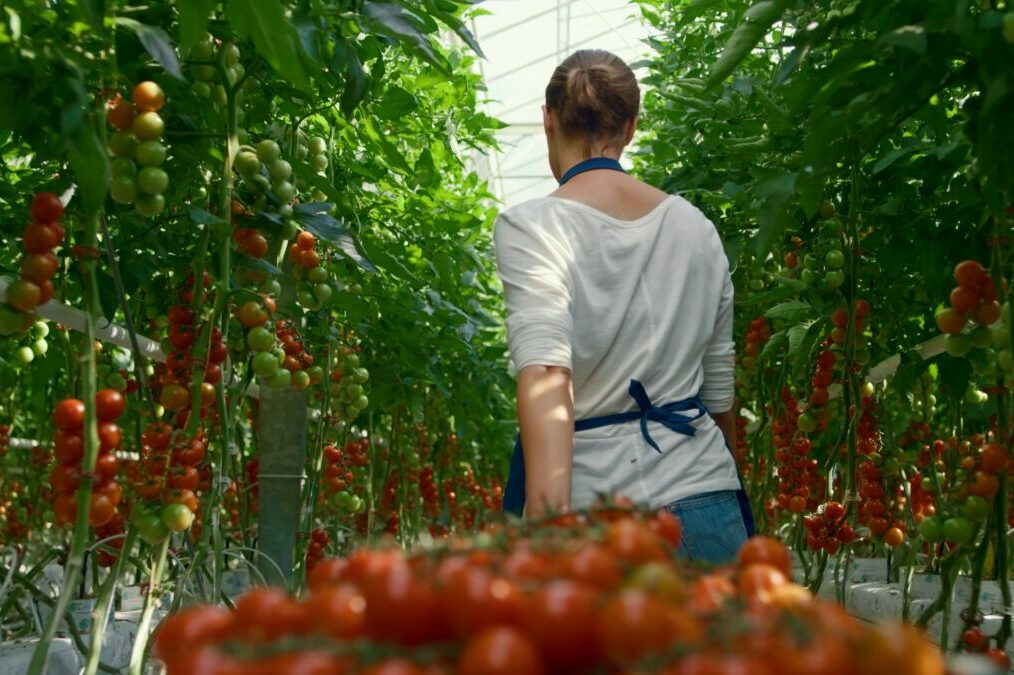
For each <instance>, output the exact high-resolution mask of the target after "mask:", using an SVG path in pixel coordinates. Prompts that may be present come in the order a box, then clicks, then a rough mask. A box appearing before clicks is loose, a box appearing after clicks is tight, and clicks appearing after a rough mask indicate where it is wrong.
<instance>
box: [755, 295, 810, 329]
mask: <svg viewBox="0 0 1014 675" xmlns="http://www.w3.org/2000/svg"><path fill="white" fill-rule="evenodd" d="M813 313H814V309H813V306H812V305H810V303H808V302H803V301H802V300H789V301H788V302H783V303H780V304H778V305H775V306H774V307H772V308H771V309H769V310H768V311H766V312H764V316H765V317H767V318H768V319H780V320H782V321H785V322H788V323H799V322H800V321H804V320H806V319H809V318H811V317H812V316H813Z"/></svg>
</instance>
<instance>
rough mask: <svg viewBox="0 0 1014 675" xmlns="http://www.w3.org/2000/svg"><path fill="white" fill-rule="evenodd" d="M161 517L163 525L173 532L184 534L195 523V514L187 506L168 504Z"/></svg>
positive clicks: (163, 508)
mask: <svg viewBox="0 0 1014 675" xmlns="http://www.w3.org/2000/svg"><path fill="white" fill-rule="evenodd" d="M159 517H160V518H161V520H162V524H163V525H165V526H166V527H168V528H169V529H170V530H172V531H173V532H182V531H183V530H185V529H187V528H189V527H190V526H191V525H192V524H193V522H194V512H193V511H191V510H190V509H189V508H188V507H187V506H186V505H185V504H166V505H165V506H164V507H162V513H161V514H160V516H159Z"/></svg>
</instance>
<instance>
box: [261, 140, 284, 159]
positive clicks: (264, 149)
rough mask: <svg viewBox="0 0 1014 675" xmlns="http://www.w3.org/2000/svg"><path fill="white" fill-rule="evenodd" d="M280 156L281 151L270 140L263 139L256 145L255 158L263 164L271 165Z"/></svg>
mask: <svg viewBox="0 0 1014 675" xmlns="http://www.w3.org/2000/svg"><path fill="white" fill-rule="evenodd" d="M281 156H282V149H281V148H279V147H278V144H277V143H275V142H274V141H272V140H271V139H270V138H265V139H264V140H263V141H261V142H260V143H258V144H257V157H258V158H259V159H260V160H261V161H262V162H264V163H265V164H268V165H271V164H273V163H274V162H275V160H276V159H278V158H279V157H281Z"/></svg>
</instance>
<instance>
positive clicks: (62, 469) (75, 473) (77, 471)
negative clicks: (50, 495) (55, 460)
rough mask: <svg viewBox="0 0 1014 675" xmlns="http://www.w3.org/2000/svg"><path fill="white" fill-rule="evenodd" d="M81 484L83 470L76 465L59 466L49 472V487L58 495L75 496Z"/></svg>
mask: <svg viewBox="0 0 1014 675" xmlns="http://www.w3.org/2000/svg"><path fill="white" fill-rule="evenodd" d="M80 484H81V468H80V467H79V466H77V465H76V464H57V465H56V466H54V467H53V469H52V471H50V472H49V485H50V486H51V487H52V488H53V491H54V492H56V493H57V494H73V493H74V491H75V490H77V488H78V486H79V485H80Z"/></svg>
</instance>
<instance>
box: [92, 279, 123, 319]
mask: <svg viewBox="0 0 1014 675" xmlns="http://www.w3.org/2000/svg"><path fill="white" fill-rule="evenodd" d="M95 282H96V284H97V285H98V290H99V305H100V306H101V307H102V316H103V317H105V319H106V322H107V323H112V322H113V317H115V316H116V308H117V307H118V306H119V304H120V300H119V298H118V297H117V295H116V282H115V281H113V278H112V277H111V276H109V274H107V273H105V272H98V273H97V274H96V275H95Z"/></svg>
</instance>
